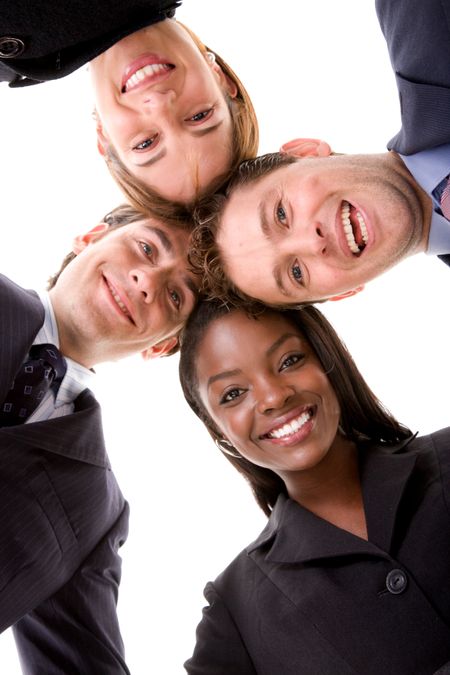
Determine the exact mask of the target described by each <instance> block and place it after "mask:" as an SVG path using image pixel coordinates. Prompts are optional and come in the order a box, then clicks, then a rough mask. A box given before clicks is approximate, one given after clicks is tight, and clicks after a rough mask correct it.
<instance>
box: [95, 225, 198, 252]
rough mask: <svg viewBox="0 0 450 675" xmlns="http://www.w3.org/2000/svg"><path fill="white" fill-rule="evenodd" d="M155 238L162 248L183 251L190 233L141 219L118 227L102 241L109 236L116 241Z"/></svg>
mask: <svg viewBox="0 0 450 675" xmlns="http://www.w3.org/2000/svg"><path fill="white" fill-rule="evenodd" d="M137 235H140V236H157V237H158V239H159V240H160V241H161V243H162V244H163V245H164V248H166V249H167V250H169V249H171V250H174V251H180V250H184V249H185V247H186V244H187V243H188V242H189V239H190V236H191V234H190V232H189V231H188V230H184V229H183V228H181V227H179V228H178V227H175V226H173V225H168V224H167V223H165V222H164V221H163V220H160V219H157V218H143V219H142V220H137V221H135V222H133V223H129V224H128V225H123V226H119V227H118V228H117V229H115V230H113V231H111V233H110V235H107V236H106V237H105V238H104V239H105V241H107V240H108V238H109V236H110V237H111V238H113V237H114V238H115V239H118V240H127V239H128V238H129V237H130V236H137Z"/></svg>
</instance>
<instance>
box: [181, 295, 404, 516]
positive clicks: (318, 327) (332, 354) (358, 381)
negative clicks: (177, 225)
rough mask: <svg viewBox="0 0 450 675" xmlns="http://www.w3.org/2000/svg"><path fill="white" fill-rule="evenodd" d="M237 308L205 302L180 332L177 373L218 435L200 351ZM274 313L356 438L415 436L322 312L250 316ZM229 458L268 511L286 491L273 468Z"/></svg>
mask: <svg viewBox="0 0 450 675" xmlns="http://www.w3.org/2000/svg"><path fill="white" fill-rule="evenodd" d="M233 311H237V308H235V307H229V306H227V305H226V304H224V303H223V302H221V301H220V300H210V301H203V302H201V303H200V304H199V305H198V306H197V307H196V309H194V311H193V313H192V314H191V316H190V318H189V320H188V322H187V324H186V326H185V328H184V330H183V332H182V335H181V354H180V365H179V374H180V381H181V386H182V389H183V393H184V396H185V398H186V401H187V402H188V404H189V405H190V407H191V408H192V410H193V411H194V412H195V414H196V415H197V416H198V417H199V418H200V419H201V420H202V422H203V423H204V424H205V426H206V427H207V429H208V431H209V433H210V434H211V436H212V437H213V438H214V439H220V438H222V436H223V434H222V432H221V431H220V429H219V428H218V427H217V426H216V424H215V423H214V422H213V421H212V419H211V418H210V416H209V415H208V412H207V411H206V409H205V407H204V405H203V403H202V401H201V398H200V394H199V383H198V378H197V368H196V363H197V355H198V350H199V348H200V344H201V342H202V339H203V337H204V335H205V332H206V330H207V328H208V326H209V325H210V324H211V323H212V322H213V321H215V320H216V319H219V318H221V317H222V316H224V315H227V314H229V313H231V312H233ZM266 312H274V313H275V314H279V316H280V317H283V318H285V319H287V320H288V321H290V322H292V324H293V325H294V326H295V327H296V328H297V329H298V330H300V331H301V333H302V334H303V335H304V337H305V338H306V340H307V341H308V343H309V345H310V347H311V348H312V350H313V351H314V352H315V354H316V356H317V358H318V359H319V361H320V363H321V365H322V368H323V369H324V371H325V372H326V373H327V377H328V379H329V381H330V384H331V386H332V387H333V390H334V392H335V394H336V397H337V399H338V402H339V406H340V409H341V419H340V426H341V429H342V431H343V433H344V434H345V436H346V437H347V438H348V439H350V440H352V441H354V442H357V443H358V442H359V443H360V442H362V441H364V440H369V441H372V442H375V443H379V444H381V445H386V446H392V445H395V444H397V443H399V442H400V441H402V440H404V439H407V438H408V437H410V436H411V431H410V430H409V429H408V428H407V427H405V426H403V425H402V424H400V423H399V422H397V420H396V419H395V418H394V417H393V415H391V414H390V413H389V412H388V411H387V410H386V409H385V408H384V406H383V405H382V403H381V402H380V401H379V400H378V399H377V398H376V396H375V395H374V393H373V392H372V391H371V389H370V388H369V386H368V384H367V383H366V381H365V380H364V378H363V377H362V375H361V373H360V372H359V370H358V368H357V367H356V365H355V363H354V361H353V359H352V357H351V355H350V353H349V352H348V350H347V348H346V346H345V345H344V343H343V342H342V341H341V339H340V338H339V337H338V335H337V333H336V331H335V330H334V328H333V327H332V326H331V324H330V323H329V322H328V321H327V319H326V318H325V317H324V316H323V314H322V313H321V312H319V310H318V309H317V308H316V307H314V306H313V305H305V306H304V307H302V308H301V309H298V310H286V311H279V310H273V309H271V308H268V307H265V306H264V305H261V304H259V303H258V304H255V305H254V308H253V312H252V316H253V317H254V318H255V320H258V316H261V315H263V314H264V313H266ZM224 454H225V457H226V458H227V460H228V461H229V462H231V464H233V466H234V467H235V468H236V469H237V470H238V471H239V472H240V473H241V474H242V475H243V476H244V477H245V478H246V479H247V481H248V482H249V483H250V487H251V489H252V491H253V494H254V497H255V499H256V501H257V503H258V505H259V506H260V507H261V508H262V510H263V511H264V513H266V514H267V515H269V514H270V511H271V509H272V508H273V506H274V504H275V502H276V500H277V497H278V495H279V494H280V493H283V494H286V487H285V485H284V482H283V481H282V480H281V478H280V477H279V476H278V475H277V474H275V473H274V472H273V471H271V470H270V469H266V468H264V467H260V466H257V465H255V464H253V463H252V462H250V461H248V460H247V459H245V458H244V457H232V456H230V455H228V454H226V453H224Z"/></svg>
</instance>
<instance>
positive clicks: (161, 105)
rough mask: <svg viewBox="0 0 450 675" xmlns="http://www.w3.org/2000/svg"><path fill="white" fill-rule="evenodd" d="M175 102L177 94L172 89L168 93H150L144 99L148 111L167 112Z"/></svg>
mask: <svg viewBox="0 0 450 675" xmlns="http://www.w3.org/2000/svg"><path fill="white" fill-rule="evenodd" d="M174 101H175V92H174V91H173V90H172V89H168V90H167V91H164V92H161V91H149V92H146V93H145V95H144V97H143V100H142V102H143V105H144V106H145V108H146V109H147V110H164V111H166V110H167V109H168V108H170V106H171V105H173V103H174Z"/></svg>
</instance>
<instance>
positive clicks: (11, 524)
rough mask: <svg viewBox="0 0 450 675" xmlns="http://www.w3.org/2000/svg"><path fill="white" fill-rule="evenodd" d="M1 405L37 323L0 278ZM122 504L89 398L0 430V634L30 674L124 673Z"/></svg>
mask: <svg viewBox="0 0 450 675" xmlns="http://www.w3.org/2000/svg"><path fill="white" fill-rule="evenodd" d="M0 317H1V318H0V324H1V327H2V328H1V337H0V373H1V375H0V401H3V400H4V397H5V394H6V392H7V390H8V388H9V387H10V386H11V382H12V380H13V379H14V376H15V374H16V372H17V370H18V368H19V366H20V364H21V363H22V361H23V359H24V358H25V356H26V354H27V353H28V350H29V348H30V346H31V344H32V341H33V339H34V337H35V335H36V334H37V332H38V330H39V328H40V327H41V325H42V323H43V318H44V310H43V307H42V304H41V302H40V300H39V299H38V297H37V296H36V295H35V294H34V293H32V292H30V291H24V290H23V289H21V288H20V287H18V286H16V285H15V284H13V283H12V282H11V281H9V280H8V279H6V278H5V277H2V276H0ZM127 532H128V505H127V503H126V502H125V500H124V498H123V496H122V494H121V492H120V490H119V487H118V485H117V482H116V480H115V478H114V475H113V474H112V472H111V470H110V465H109V461H108V457H107V455H106V451H105V446H104V440H103V433H102V426H101V417H100V408H99V405H98V403H97V401H96V400H95V398H94V397H93V395H92V394H91V392H90V391H89V390H85V391H84V392H83V393H82V394H81V395H80V396H79V397H78V398H77V399H76V401H75V411H74V413H73V414H71V415H66V416H64V417H60V418H56V419H53V420H48V421H43V422H36V423H30V424H23V425H19V426H16V427H3V428H0V630H4V629H5V628H7V627H8V626H11V625H13V629H14V636H15V639H16V642H17V645H18V649H19V655H20V659H21V664H22V668H23V672H24V673H25V674H29V675H44V673H45V675H57V674H58V675H63V674H64V675H69V674H70V675H72V674H73V675H75V674H77V675H78V674H80V675H81V674H82V675H100V674H103V673H104V674H105V675H106V674H107V675H110V674H117V675H119V674H120V675H124V674H125V673H128V672H129V671H128V668H127V667H126V665H125V662H124V659H123V644H122V640H121V636H120V631H119V626H118V621H117V614H116V602H117V590H118V584H119V581H120V574H121V560H120V557H119V555H118V549H119V547H120V546H121V544H122V543H123V542H124V541H125V539H126V537H127Z"/></svg>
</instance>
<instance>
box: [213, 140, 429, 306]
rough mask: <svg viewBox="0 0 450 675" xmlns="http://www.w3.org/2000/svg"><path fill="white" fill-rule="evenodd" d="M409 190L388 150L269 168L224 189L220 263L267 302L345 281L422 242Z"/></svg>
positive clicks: (337, 290)
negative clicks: (243, 183)
mask: <svg viewBox="0 0 450 675" xmlns="http://www.w3.org/2000/svg"><path fill="white" fill-rule="evenodd" d="M417 190H418V188H417V186H416V185H415V183H414V181H413V179H412V177H411V175H410V174H409V173H408V172H407V170H406V169H405V167H404V165H403V163H402V162H401V161H400V160H399V158H398V157H397V156H396V155H394V154H393V153H384V154H383V155H342V156H334V157H326V158H323V157H321V158H312V159H302V160H299V161H298V162H296V163H294V164H291V165H289V166H286V167H282V168H280V169H277V170H276V171H274V172H272V173H271V174H269V175H267V176H264V177H263V178H261V179H260V180H259V181H256V182H255V183H252V184H250V185H248V186H244V187H242V188H240V189H238V190H236V191H235V192H234V193H233V194H232V195H231V197H230V199H229V201H228V203H227V205H226V207H225V210H224V212H223V215H222V220H221V225H220V229H219V232H218V236H217V241H218V245H219V248H220V249H221V251H222V254H223V260H224V267H225V271H226V273H227V275H228V276H229V277H230V279H231V280H232V282H233V283H234V284H235V285H236V286H237V287H238V288H239V289H241V290H242V291H243V292H244V293H246V294H247V295H250V296H251V297H254V298H257V299H259V300H262V301H264V302H268V303H272V304H287V303H295V302H308V301H313V300H320V299H325V298H330V297H333V296H335V295H338V294H341V293H345V292H347V291H350V290H352V289H354V288H356V287H358V286H359V285H361V284H364V283H365V282H367V281H370V280H371V279H373V278H374V277H377V276H378V275H380V274H382V273H383V272H385V271H386V270H387V269H389V268H390V267H392V266H393V265H395V264H396V263H398V262H400V260H401V259H403V258H404V257H406V256H407V255H411V254H412V253H415V252H417V251H419V250H424V249H425V247H426V241H427V236H428V228H427V227H424V226H423V221H424V213H423V209H422V204H421V200H420V198H419V194H418V191H417Z"/></svg>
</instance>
